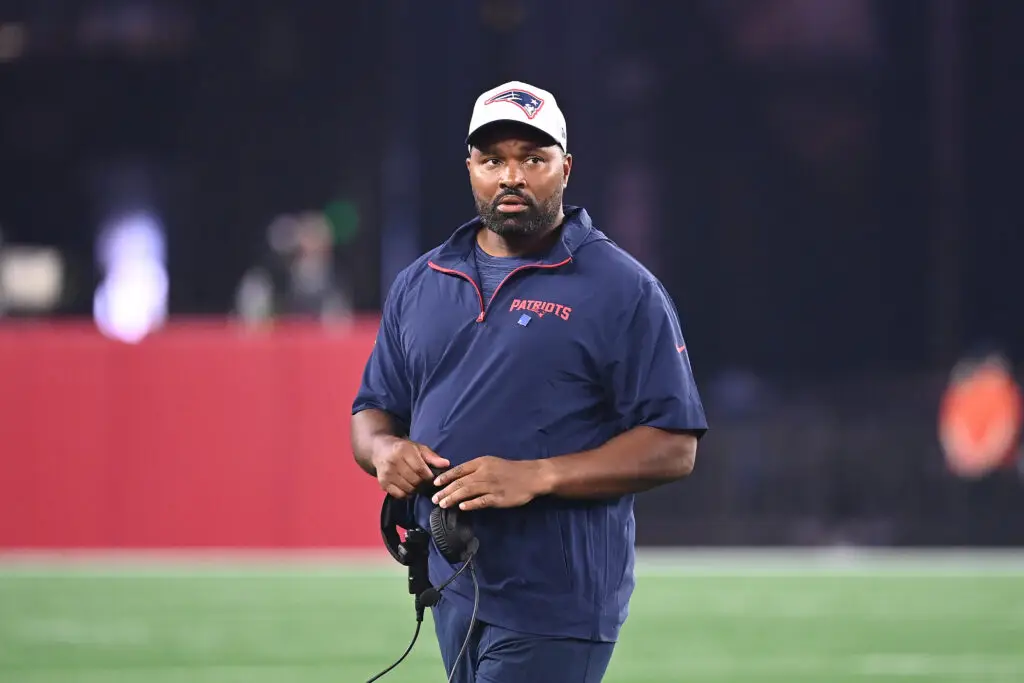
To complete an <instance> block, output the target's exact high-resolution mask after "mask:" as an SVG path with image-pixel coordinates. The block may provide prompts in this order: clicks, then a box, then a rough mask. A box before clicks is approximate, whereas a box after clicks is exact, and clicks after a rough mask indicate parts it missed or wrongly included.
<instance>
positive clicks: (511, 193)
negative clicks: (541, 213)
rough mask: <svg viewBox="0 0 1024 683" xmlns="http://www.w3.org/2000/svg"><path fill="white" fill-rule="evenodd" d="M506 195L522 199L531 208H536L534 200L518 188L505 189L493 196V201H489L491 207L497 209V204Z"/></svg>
mask: <svg viewBox="0 0 1024 683" xmlns="http://www.w3.org/2000/svg"><path fill="white" fill-rule="evenodd" d="M506 197H516V198H517V199H522V200H523V201H524V202H526V205H527V206H529V207H530V208H531V209H535V208H537V205H536V204H535V203H534V201H533V200H532V199H530V198H529V197H527V196H526V195H525V194H523V193H522V192H520V191H519V190H505V191H504V192H502V193H501V194H499V195H498V196H497V197H495V198H494V201H493V202H491V208H492V209H494V210H495V211H497V210H498V204H500V203H501V200H502V199H505V198H506Z"/></svg>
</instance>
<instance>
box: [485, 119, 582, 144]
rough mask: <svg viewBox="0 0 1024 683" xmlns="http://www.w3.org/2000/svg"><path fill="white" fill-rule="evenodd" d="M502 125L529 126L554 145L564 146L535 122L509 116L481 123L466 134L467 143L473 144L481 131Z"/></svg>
mask: <svg viewBox="0 0 1024 683" xmlns="http://www.w3.org/2000/svg"><path fill="white" fill-rule="evenodd" d="M501 125H506V126H507V125H511V126H519V127H522V128H528V129H530V130H532V131H536V132H537V133H540V134H541V135H543V136H544V137H545V138H546V139H548V140H550V141H551V144H552V145H558V146H559V147H561V146H562V144H561V143H560V142H559V141H558V140H556V139H555V137H554V136H552V135H551V133H549V132H547V131H546V130H544V129H543V128H539V127H537V126H534V125H533V124H530V123H527V122H525V121H523V120H522V119H511V118H509V119H494V120H493V121H488V122H487V123H482V124H480V125H479V126H477V127H476V128H474V129H473V131H472V132H471V133H470V134H469V135H467V136H466V144H467V145H470V146H472V145H473V140H474V138H477V137H478V136H479V135H480V134H481V133H484V132H486V131H488V130H491V129H493V128H496V127H498V126H501Z"/></svg>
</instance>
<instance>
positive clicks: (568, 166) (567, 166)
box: [562, 154, 572, 189]
mask: <svg viewBox="0 0 1024 683" xmlns="http://www.w3.org/2000/svg"><path fill="white" fill-rule="evenodd" d="M570 173H572V155H571V154H566V155H565V156H564V157H563V158H562V188H563V189H564V188H566V187H568V185H569V174H570Z"/></svg>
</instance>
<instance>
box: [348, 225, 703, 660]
mask: <svg viewBox="0 0 1024 683" xmlns="http://www.w3.org/2000/svg"><path fill="white" fill-rule="evenodd" d="M565 212H566V219H565V222H564V224H563V227H562V233H561V239H560V240H559V241H558V242H557V243H556V244H555V245H554V247H553V248H552V249H551V250H550V252H549V253H548V254H547V255H546V256H545V257H544V258H543V259H542V260H540V261H538V262H537V264H536V265H534V266H526V267H523V268H519V269H517V270H516V271H514V272H513V273H512V274H511V275H510V276H509V277H508V278H507V279H506V280H505V281H504V282H503V283H502V284H501V285H500V286H499V287H498V289H497V290H496V291H495V293H494V295H493V296H492V298H491V300H490V301H489V302H485V301H483V300H482V296H481V294H480V286H479V279H478V277H477V275H476V273H475V272H474V269H473V266H472V264H473V263H474V260H473V258H472V255H473V250H474V245H475V239H476V233H477V231H478V230H480V229H481V225H480V221H479V219H474V220H473V221H471V222H469V223H467V224H465V225H463V226H462V227H460V228H459V229H458V230H457V231H456V232H455V233H454V234H453V235H452V236H451V238H450V239H449V240H448V241H447V242H445V243H444V244H442V245H441V246H439V247H437V248H435V249H433V250H431V251H430V252H428V253H426V254H424V255H423V256H422V257H420V258H419V259H417V260H416V261H415V262H414V263H412V264H411V265H410V266H408V267H407V268H406V269H405V270H403V271H402V272H401V273H400V274H399V275H398V277H397V278H396V279H395V282H394V284H393V285H392V288H391V290H390V292H389V293H388V297H387V300H386V303H385V306H384V311H383V316H382V321H381V326H380V331H379V333H378V337H377V342H376V345H375V347H374V350H373V353H372V355H371V357H370V359H369V361H368V363H367V366H366V370H365V373H364V376H363V382H362V386H361V388H360V390H359V394H358V396H357V397H356V399H355V403H354V405H353V409H352V410H353V413H356V412H358V411H360V410H364V409H367V408H377V409H380V410H384V411H387V412H388V413H391V414H392V415H393V416H395V417H396V418H398V419H399V420H400V421H401V422H403V423H404V424H405V425H406V426H407V428H408V430H409V438H410V439H412V440H413V441H417V442H420V443H423V444H426V445H427V446H429V447H430V448H432V449H434V451H436V452H437V453H438V454H439V455H441V457H444V458H447V459H448V460H449V461H451V463H452V465H453V466H454V465H458V464H460V463H463V462H466V461H467V460H472V459H473V458H477V457H479V456H483V455H494V456H498V457H501V458H507V459H512V460H530V459H536V458H547V457H551V456H558V455H564V454H568V453H576V452H579V451H584V450H588V449H592V448H596V447H598V446H600V445H602V444H603V443H605V442H606V441H608V440H609V439H611V438H612V437H614V436H616V435H617V434H620V433H622V432H624V431H627V430H629V429H631V428H633V427H637V426H639V425H648V426H651V427H660V428H664V429H680V430H692V431H695V432H697V433H698V435H701V434H703V433H704V431H705V429H706V428H707V424H706V422H705V417H704V409H703V406H702V404H701V400H700V397H699V395H698V393H697V388H696V386H695V384H694V380H693V375H692V373H691V369H690V363H689V359H688V354H687V351H686V348H685V342H684V341H683V336H682V332H681V330H680V325H679V320H678V318H677V315H676V311H675V307H674V305H673V303H672V301H671V300H670V298H669V296H668V294H667V293H666V292H665V290H664V288H663V287H662V285H661V283H660V282H658V280H657V279H656V278H655V277H654V276H653V275H652V274H651V273H650V272H649V271H647V270H646V269H645V268H644V267H643V266H642V265H641V264H640V263H638V262H637V261H636V260H635V259H633V258H632V257H631V256H629V255H628V254H627V253H626V252H624V251H623V250H622V249H620V248H619V247H618V246H616V245H615V244H614V243H613V242H612V241H611V240H610V239H609V238H608V237H607V236H605V235H604V234H603V233H601V232H600V231H599V230H597V229H596V228H594V226H593V225H592V224H591V220H590V217H589V216H588V215H587V213H586V211H585V210H583V209H581V208H577V207H568V206H567V207H566V208H565ZM430 508H431V503H430V500H429V499H419V500H418V502H417V507H416V516H417V521H418V522H419V524H421V525H423V526H424V527H426V526H427V524H428V521H427V520H428V516H429V512H430ZM469 514H471V515H472V520H473V526H474V530H475V532H476V535H477V537H478V538H479V539H480V550H479V552H478V553H477V557H476V560H475V563H476V569H477V575H478V578H479V581H480V607H479V614H478V616H479V618H480V619H481V620H482V621H484V622H486V623H491V624H495V625H498V626H501V627H503V628H508V629H512V630H516V631H521V632H525V633H534V634H540V635H550V636H568V637H576V638H584V639H590V640H604V641H614V640H616V639H617V637H618V633H619V629H620V627H621V626H622V624H623V622H624V621H625V619H626V615H627V611H628V603H629V599H630V596H631V594H632V591H633V586H634V581H635V580H634V575H633V568H634V518H633V496H632V495H628V496H623V497H621V498H615V499H611V500H594V501H575V500H566V499H558V498H555V497H544V498H539V499H536V500H534V501H533V502H531V503H530V504H528V505H526V506H523V507H520V508H513V509H488V510H480V511H476V512H473V513H469ZM454 571H455V567H452V566H451V565H449V564H448V563H447V562H446V561H445V560H444V559H443V558H442V557H441V556H440V555H439V554H438V553H437V552H436V549H434V548H431V558H430V576H431V580H432V581H433V583H434V585H438V584H439V583H441V582H443V581H444V580H445V579H447V578H449V577H450V576H451V575H452V572H454ZM442 599H443V600H448V601H450V602H451V603H453V604H454V605H456V606H458V607H459V608H461V609H465V610H466V611H467V612H468V611H469V610H470V609H471V607H472V600H473V586H472V583H471V580H470V577H469V572H465V573H464V574H463V575H462V576H460V577H459V579H458V580H457V581H455V582H454V583H453V584H452V585H451V586H449V587H448V588H447V589H446V590H445V591H444V593H443V597H442Z"/></svg>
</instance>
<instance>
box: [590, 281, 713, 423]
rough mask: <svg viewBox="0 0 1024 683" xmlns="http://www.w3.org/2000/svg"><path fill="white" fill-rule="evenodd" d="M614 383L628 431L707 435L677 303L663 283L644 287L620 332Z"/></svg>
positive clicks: (611, 373) (611, 370) (617, 409)
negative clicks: (649, 429) (641, 429)
mask: <svg viewBox="0 0 1024 683" xmlns="http://www.w3.org/2000/svg"><path fill="white" fill-rule="evenodd" d="M616 339H617V341H616V343H615V345H614V347H613V348H612V349H611V354H610V355H611V358H612V361H611V363H610V366H609V369H608V370H609V372H608V381H609V384H610V390H611V392H612V397H613V403H614V408H615V412H616V414H617V415H618V417H619V419H620V420H621V422H622V428H623V431H625V430H629V429H632V428H634V427H639V426H648V427H657V428H660V429H666V430H680V431H689V432H693V433H695V434H696V435H697V436H698V437H700V436H703V435H704V433H705V432H706V431H707V428H708V426H707V420H706V418H705V415H704V406H703V404H702V402H701V399H700V394H699V393H698V391H697V385H696V382H695V381H694V378H693V371H692V369H691V367H690V356H689V351H688V350H687V348H686V341H685V340H684V339H683V333H682V329H681V327H680V324H679V317H678V314H677V312H676V308H675V305H674V304H673V303H672V300H671V298H670V297H669V295H668V293H667V292H666V291H665V289H664V287H663V286H662V285H661V284H660V283H659V282H657V281H648V282H647V283H645V284H644V286H643V288H642V290H641V293H640V297H639V299H638V301H637V302H636V306H635V308H634V309H633V311H632V314H631V315H630V316H629V317H627V318H626V320H625V321H624V324H623V325H622V328H621V329H620V331H619V333H618V335H617V337H616Z"/></svg>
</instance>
